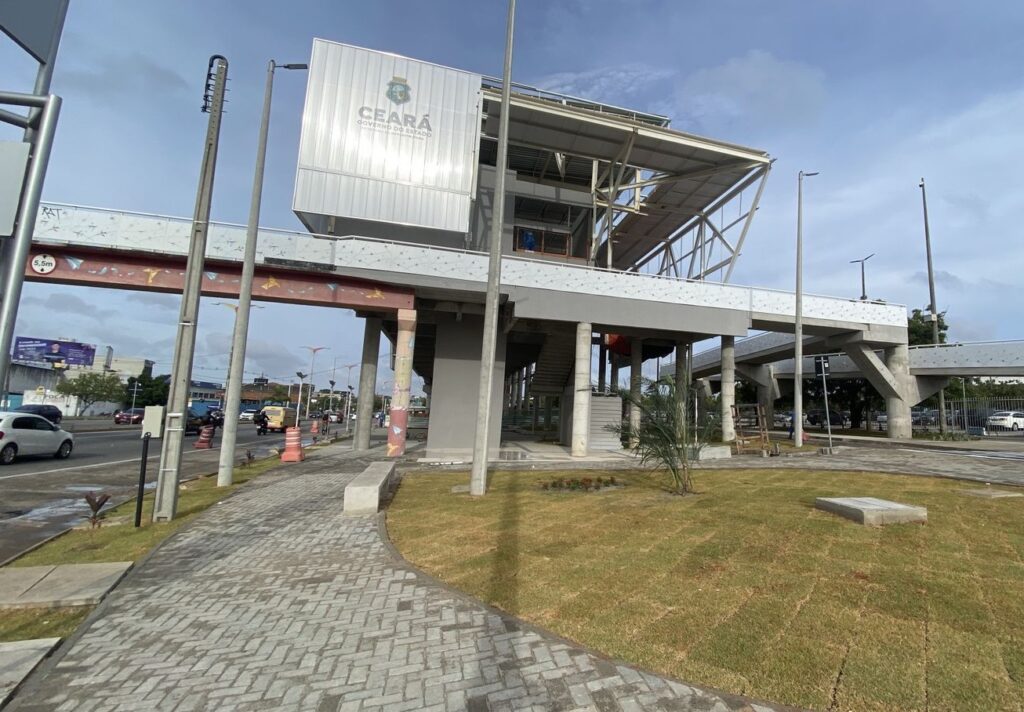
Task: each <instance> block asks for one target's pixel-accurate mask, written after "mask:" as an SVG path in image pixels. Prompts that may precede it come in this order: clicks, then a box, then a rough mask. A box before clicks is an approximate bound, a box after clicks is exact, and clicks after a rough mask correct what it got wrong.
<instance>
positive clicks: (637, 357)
mask: <svg viewBox="0 0 1024 712" xmlns="http://www.w3.org/2000/svg"><path fill="white" fill-rule="evenodd" d="M629 359H630V362H629V363H630V367H629V430H630V433H631V436H630V440H629V446H630V447H636V445H637V442H638V438H637V437H636V435H635V434H636V433H638V432H640V396H641V389H642V387H643V378H642V371H643V366H644V342H643V339H637V338H634V339H631V340H630V342H629Z"/></svg>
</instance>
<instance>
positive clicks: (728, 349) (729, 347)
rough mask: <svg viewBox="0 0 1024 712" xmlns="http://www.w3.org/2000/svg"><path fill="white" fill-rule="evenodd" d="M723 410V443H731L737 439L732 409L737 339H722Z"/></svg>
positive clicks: (728, 337)
mask: <svg viewBox="0 0 1024 712" xmlns="http://www.w3.org/2000/svg"><path fill="white" fill-rule="evenodd" d="M718 402H719V405H720V406H721V408H722V442H724V443H731V442H732V441H733V440H735V439H736V427H735V423H733V419H732V407H733V406H734V405H735V404H736V337H735V336H723V337H722V393H721V395H720V396H719V400H718Z"/></svg>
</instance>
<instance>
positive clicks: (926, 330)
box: [907, 309, 949, 346]
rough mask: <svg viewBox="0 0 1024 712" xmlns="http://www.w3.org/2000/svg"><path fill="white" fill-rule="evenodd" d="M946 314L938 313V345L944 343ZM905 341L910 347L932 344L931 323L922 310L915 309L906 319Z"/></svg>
mask: <svg viewBox="0 0 1024 712" xmlns="http://www.w3.org/2000/svg"><path fill="white" fill-rule="evenodd" d="M947 331H949V325H947V324H946V312H939V343H940V344H944V343H946V332H947ZM907 340H908V342H909V344H910V345H911V346H920V345H921V344H930V343H932V323H931V321H930V320H929V319H928V317H927V315H926V314H925V313H924V310H923V309H915V310H914V311H913V312H911V314H910V318H909V319H907Z"/></svg>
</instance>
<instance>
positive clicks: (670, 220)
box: [482, 87, 772, 269]
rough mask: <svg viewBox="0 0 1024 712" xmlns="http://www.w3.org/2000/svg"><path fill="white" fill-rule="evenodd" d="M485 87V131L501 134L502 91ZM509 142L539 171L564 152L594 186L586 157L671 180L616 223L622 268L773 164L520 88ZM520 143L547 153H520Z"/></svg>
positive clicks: (573, 169)
mask: <svg viewBox="0 0 1024 712" xmlns="http://www.w3.org/2000/svg"><path fill="white" fill-rule="evenodd" d="M483 93H484V100H485V112H486V114H485V116H486V118H485V121H484V126H483V128H484V134H485V135H489V136H496V135H497V127H498V119H499V117H500V115H501V102H500V96H499V94H498V93H497V91H495V90H493V89H490V88H487V87H485V88H484V92H483ZM509 142H510V167H511V168H513V169H519V170H525V172H526V173H530V174H533V175H536V174H537V173H538V172H540V171H541V170H542V160H543V158H542V157H544V156H545V154H548V155H549V153H548V152H559V153H563V154H565V158H566V166H567V168H568V169H569V170H568V171H567V175H566V177H565V179H564V180H566V182H573V183H578V184H589V178H590V175H589V173H590V171H589V166H587V163H588V162H589V161H593V160H598V161H602V162H605V163H608V162H612V163H619V164H622V163H625V164H626V165H627V166H629V167H630V168H631V171H632V175H633V178H634V179H635V180H638V181H640V180H643V179H644V178H646V177H648V176H657V177H659V178H660V179H661V180H663V181H665V182H660V183H658V184H656V185H653V186H648V187H647V188H646V189H645V190H644V195H643V197H642V202H641V204H640V206H639V211H638V212H626V214H625V215H623V216H621V219H619V220H618V221H617V222H616V225H615V230H614V246H613V252H612V256H613V265H614V267H615V268H617V269H629V268H631V267H633V266H635V265H636V264H637V263H638V261H639V260H641V258H643V257H644V256H646V255H648V254H650V253H651V252H652V251H653V250H656V249H658V248H659V247H661V246H663V245H664V244H665V243H666V241H670V240H673V239H675V237H676V236H677V235H678V234H679V231H680V228H682V227H683V226H684V225H687V224H688V223H690V222H691V221H692V220H693V218H694V217H696V216H699V215H701V214H702V213H703V212H704V211H707V210H709V209H711V208H713V207H714V206H715V204H716V203H718V202H720V201H721V200H722V199H723V198H726V196H728V195H729V194H730V193H731V192H732V191H734V189H735V188H736V187H737V186H738V185H739V184H741V183H746V182H747V181H749V177H750V176H751V175H752V174H760V173H761V172H763V171H764V170H766V169H767V168H768V167H769V166H770V164H771V161H772V159H771V157H770V156H769V155H768V153H767V152H765V151H761V150H757V149H752V148H747V147H744V146H739V145H736V144H731V143H726V142H724V141H717V140H713V139H707V138H702V137H700V136H695V135H692V134H687V133H683V132H681V131H674V130H672V129H669V128H667V127H664V126H656V125H652V124H651V123H649V122H643V121H638V120H634V119H631V118H629V117H628V116H623V115H619V114H610V113H603V112H599V111H596V110H592V109H589V108H583V107H580V106H574V105H569V104H562V103H559V102H557V101H554V100H550V99H544V98H537V97H533V96H525V95H523V94H518V93H515V94H513V95H512V97H511V111H510V114H509ZM484 143H485V145H486V144H487V143H488V142H486V141H485V142H484ZM517 146H518V147H528V148H531V149H540V152H533V153H531V152H530V151H524V150H522V149H519V150H518V151H517V149H516V147H517ZM485 150H486V149H485ZM520 154H522V155H520ZM482 157H483V156H482ZM531 159H532V160H533V161H534V163H533V164H532V165H531V164H530V161H531ZM581 159H582V160H581ZM485 160H486V158H485ZM633 169H638V170H633ZM551 174H552V171H551V170H550V169H548V175H551ZM609 180H610V179H609ZM628 182H629V181H627V183H628ZM599 187H601V186H599ZM605 187H607V184H606V186H605ZM631 190H632V189H631ZM606 249H607V243H604V244H602V245H601V247H600V249H599V252H598V253H597V255H596V258H597V259H596V263H597V264H604V263H605V259H606V258H605V257H604V254H605V253H606Z"/></svg>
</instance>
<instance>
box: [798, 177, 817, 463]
mask: <svg viewBox="0 0 1024 712" xmlns="http://www.w3.org/2000/svg"><path fill="white" fill-rule="evenodd" d="M816 175H818V173H817V172H814V173H804V172H803V171H800V173H799V174H798V176H797V182H796V313H795V315H794V318H793V326H794V335H795V340H794V343H793V356H794V362H793V447H797V448H799V447H803V444H804V313H803V310H804V293H803V290H804V178H809V177H810V176H816Z"/></svg>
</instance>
